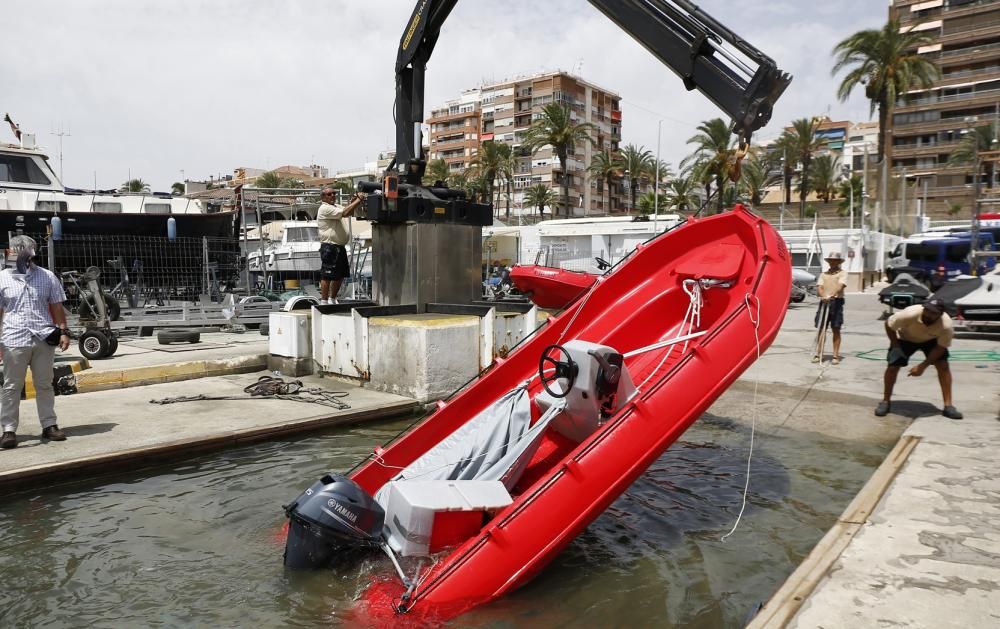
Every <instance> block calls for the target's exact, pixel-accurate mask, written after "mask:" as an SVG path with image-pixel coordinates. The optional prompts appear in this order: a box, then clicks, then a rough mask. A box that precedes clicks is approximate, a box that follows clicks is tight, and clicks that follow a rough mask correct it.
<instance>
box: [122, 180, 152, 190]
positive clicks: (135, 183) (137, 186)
mask: <svg viewBox="0 0 1000 629" xmlns="http://www.w3.org/2000/svg"><path fill="white" fill-rule="evenodd" d="M118 190H119V191H120V192H149V184H148V183H146V182H145V181H143V180H142V179H138V178H137V179H129V180H128V181H126V182H125V183H123V184H122V185H121V187H120V188H118Z"/></svg>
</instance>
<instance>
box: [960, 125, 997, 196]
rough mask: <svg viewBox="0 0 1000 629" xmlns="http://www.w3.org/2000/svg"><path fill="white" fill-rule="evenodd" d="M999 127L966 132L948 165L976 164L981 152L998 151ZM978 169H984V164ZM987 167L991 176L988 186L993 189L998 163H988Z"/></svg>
mask: <svg viewBox="0 0 1000 629" xmlns="http://www.w3.org/2000/svg"><path fill="white" fill-rule="evenodd" d="M997 131H998V129H997V126H996V125H993V124H991V125H989V126H985V127H976V128H975V129H971V130H969V131H968V132H964V133H963V135H962V139H961V140H959V143H958V146H957V147H956V148H955V150H954V151H952V152H951V155H949V156H948V164H950V165H953V164H974V163H976V162H977V161H978V160H979V153H980V152H981V151H989V150H995V149H996V142H997V140H996V139H997V137H998V136H997ZM976 165H977V167H978V168H980V169H981V168H982V166H983V164H976ZM985 166H986V168H987V170H986V172H987V174H988V175H989V177H988V178H987V186H988V187H993V173H994V171H995V169H996V162H992V161H990V162H986V163H985ZM981 175H982V171H981V170H980V172H977V173H976V177H980V176H981Z"/></svg>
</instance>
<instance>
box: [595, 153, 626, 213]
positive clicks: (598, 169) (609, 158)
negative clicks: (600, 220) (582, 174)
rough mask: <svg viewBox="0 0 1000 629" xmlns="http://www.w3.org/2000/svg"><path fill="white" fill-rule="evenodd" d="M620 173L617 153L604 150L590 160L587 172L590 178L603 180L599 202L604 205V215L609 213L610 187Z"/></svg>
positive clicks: (620, 167)
mask: <svg viewBox="0 0 1000 629" xmlns="http://www.w3.org/2000/svg"><path fill="white" fill-rule="evenodd" d="M621 171H622V162H621V158H620V156H619V155H618V154H617V153H612V152H611V151H608V150H604V151H600V152H598V153H594V156H593V157H591V158H590V166H589V167H588V168H587V172H588V173H590V175H591V176H593V177H597V178H598V180H603V183H604V185H603V186H602V187H601V201H602V202H603V203H604V213H605V214H610V213H611V212H610V210H611V186H612V185H614V179H615V177H617V176H618V174H619V173H621Z"/></svg>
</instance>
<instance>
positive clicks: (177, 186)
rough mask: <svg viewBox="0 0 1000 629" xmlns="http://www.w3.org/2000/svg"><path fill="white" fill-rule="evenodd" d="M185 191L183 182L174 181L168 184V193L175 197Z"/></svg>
mask: <svg viewBox="0 0 1000 629" xmlns="http://www.w3.org/2000/svg"><path fill="white" fill-rule="evenodd" d="M185 191H186V188H185V186H184V184H183V183H181V182H179V181H175V182H174V183H172V184H171V185H170V194H172V195H174V196H175V197H179V196H182V195H183V194H184V192H185Z"/></svg>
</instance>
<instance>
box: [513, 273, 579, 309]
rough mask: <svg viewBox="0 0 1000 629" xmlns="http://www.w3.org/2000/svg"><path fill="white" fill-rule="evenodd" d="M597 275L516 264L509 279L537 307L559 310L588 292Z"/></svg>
mask: <svg viewBox="0 0 1000 629" xmlns="http://www.w3.org/2000/svg"><path fill="white" fill-rule="evenodd" d="M597 277H598V276H597V275H593V274H591V273H585V272H583V271H567V270H565V269H556V268H553V267H549V266H538V265H535V264H524V265H521V264H519V265H517V266H515V267H514V268H513V269H511V272H510V279H511V281H512V282H514V286H516V287H517V290H519V291H521V293H523V294H524V295H525V296H527V297H528V299H530V300H531V301H532V302H533V303H534V304H535V305H536V306H538V307H539V308H549V309H552V310H562V309H563V308H565V307H566V306H568V305H570V304H571V303H573V301H574V300H575V299H577V298H578V297H580V296H581V295H583V294H584V293H585V292H587V289H588V288H590V287H591V286H593V284H594V282H596V281H597Z"/></svg>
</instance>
